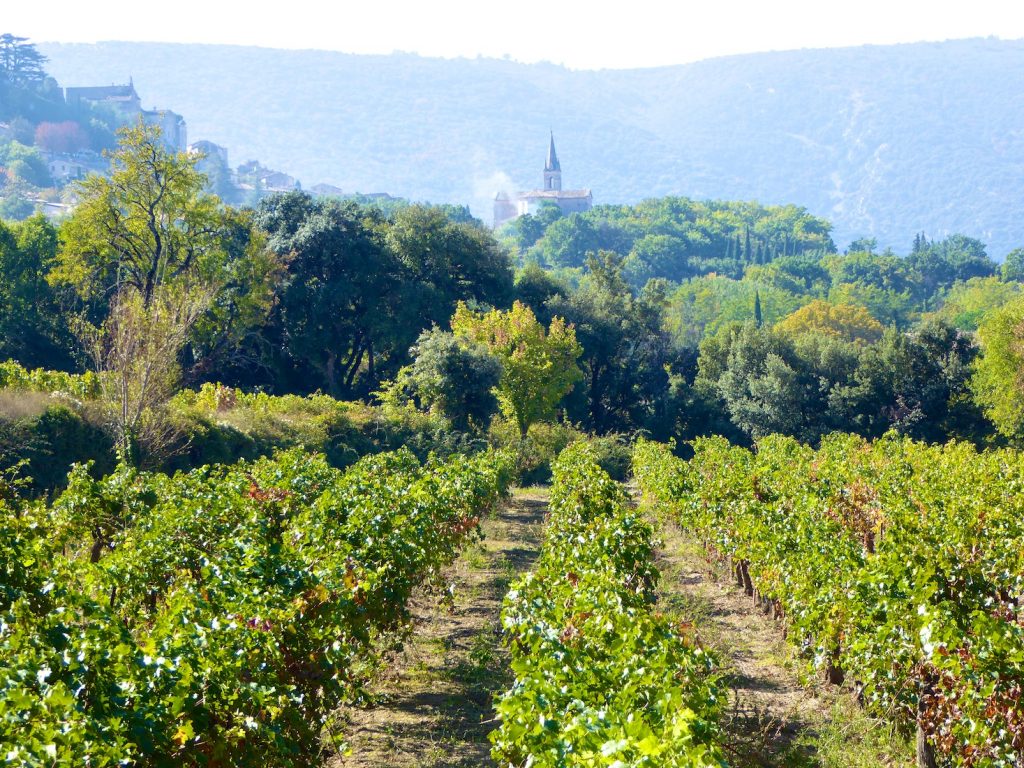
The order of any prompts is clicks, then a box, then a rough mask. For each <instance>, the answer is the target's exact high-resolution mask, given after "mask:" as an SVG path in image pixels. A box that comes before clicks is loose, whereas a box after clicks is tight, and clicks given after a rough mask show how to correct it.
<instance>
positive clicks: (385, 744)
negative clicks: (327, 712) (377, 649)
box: [328, 489, 547, 768]
mask: <svg viewBox="0 0 1024 768" xmlns="http://www.w3.org/2000/svg"><path fill="white" fill-rule="evenodd" d="M546 511H547V491H546V489H544V490H541V489H520V490H516V492H515V493H514V494H513V497H512V499H510V500H509V501H508V502H505V503H504V504H502V505H501V506H500V507H499V508H498V509H496V510H495V511H494V512H492V513H491V514H490V515H488V516H487V517H486V518H485V519H484V520H483V521H482V523H481V528H482V530H483V532H484V540H483V541H482V542H480V543H478V544H473V545H471V546H470V547H469V548H468V549H467V550H466V551H465V552H464V553H463V554H462V556H461V557H460V558H459V559H458V561H456V563H455V565H454V566H452V569H451V572H450V574H449V576H450V578H451V580H452V581H453V582H454V584H455V593H454V604H453V605H448V606H445V605H442V604H441V601H439V599H438V597H437V596H424V597H420V598H417V599H416V600H415V601H414V603H413V609H412V613H413V621H414V628H413V632H412V636H411V637H410V638H409V639H408V640H407V641H406V643H405V647H404V649H403V650H402V652H400V653H398V654H397V655H396V657H395V658H394V659H393V660H392V664H391V665H390V667H389V668H388V669H387V670H386V671H385V672H384V674H383V675H382V676H381V677H380V678H378V679H377V680H376V682H375V683H374V686H373V688H372V694H373V704H372V705H371V706H369V707H366V708H359V709H349V710H347V711H346V712H344V713H343V718H344V719H345V720H346V721H347V722H345V723H344V727H343V732H344V734H345V737H346V740H347V741H348V745H349V749H350V753H349V754H348V755H346V756H342V757H336V758H334V759H333V760H331V761H330V763H329V764H328V765H329V767H330V768H377V767H378V766H380V767H381V768H383V767H384V766H387V767H388V768H405V767H406V766H409V767H411V766H416V767H417V768H469V766H473V767H474V768H482V767H483V766H488V765H493V763H492V762H491V757H490V742H489V741H488V740H487V735H488V734H489V733H490V731H491V729H492V728H494V727H495V723H494V722H493V709H492V703H493V695H494V693H495V692H498V691H502V690H504V689H505V688H507V687H508V686H509V685H510V684H511V682H512V679H511V676H510V672H509V670H508V657H507V654H506V652H505V650H504V649H503V648H502V647H501V645H500V641H499V628H500V624H499V613H500V610H501V601H502V598H504V596H505V593H506V592H507V591H508V586H509V583H510V582H511V581H512V580H513V579H514V578H515V577H516V576H517V575H519V574H520V573H522V572H523V571H525V570H527V569H529V567H530V566H531V565H532V563H533V561H534V559H535V558H536V557H537V554H538V553H539V551H540V545H541V537H542V527H543V519H544V514H545V512H546Z"/></svg>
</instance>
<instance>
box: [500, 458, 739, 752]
mask: <svg viewBox="0 0 1024 768" xmlns="http://www.w3.org/2000/svg"><path fill="white" fill-rule="evenodd" d="M550 510H551V513H550V517H549V520H548V529H547V536H546V541H545V543H544V547H543V550H542V552H541V557H540V562H539V563H538V565H537V567H536V569H535V570H534V571H532V572H530V573H528V574H526V576H525V577H524V578H523V579H522V580H521V581H519V582H518V583H516V584H515V585H513V588H512V589H511V590H510V591H509V593H508V596H507V598H506V601H505V607H504V609H503V611H502V625H503V627H504V629H505V631H506V632H507V635H506V641H507V643H508V644H509V646H510V647H511V651H512V669H513V672H514V673H515V675H516V682H515V685H514V686H513V687H512V688H511V689H510V690H509V691H508V692H507V693H506V694H505V695H504V696H503V697H502V698H501V699H500V700H499V702H498V704H497V710H498V714H499V716H500V718H501V726H500V727H499V728H498V730H497V731H495V733H494V734H493V735H492V740H493V741H494V752H493V754H494V757H495V760H496V762H497V763H498V764H499V765H511V766H537V767H538V768H547V767H550V768H554V767H555V766H566V765H578V766H598V765H609V766H612V765H615V766H627V765H629V766H637V768H640V767H641V766H644V767H646V766H651V767H652V768H653V767H654V766H663V767H665V768H709V767H710V766H718V765H721V764H722V762H721V755H720V751H719V749H718V748H717V746H716V738H717V729H716V727H715V718H716V712H717V709H718V690H717V688H716V686H715V685H714V683H713V681H711V680H709V678H708V674H709V672H710V671H711V668H712V659H711V658H710V657H709V656H708V655H707V654H706V653H705V652H704V651H703V650H701V648H700V647H699V646H698V645H697V644H696V643H695V641H694V637H693V634H692V630H691V628H689V627H685V626H673V625H672V624H671V623H670V622H669V621H668V620H666V619H665V617H664V616H661V615H659V614H657V613H655V612H653V610H652V598H653V589H654V585H655V582H656V580H657V578H658V574H657V571H656V570H655V569H654V567H653V565H652V555H653V541H652V539H653V533H652V531H651V528H650V526H649V525H648V524H647V523H646V522H645V521H644V519H643V517H642V516H641V515H640V514H639V513H638V512H637V511H636V510H634V509H631V508H630V507H629V505H628V504H627V503H626V497H625V495H624V493H623V491H622V489H621V487H620V486H619V485H618V484H616V483H615V482H613V481H612V480H611V479H610V478H609V477H608V475H607V473H605V471H604V470H602V469H601V468H600V467H599V466H598V464H597V462H596V461H595V459H594V455H593V452H592V451H590V450H589V449H588V447H587V446H585V445H584V444H576V445H574V446H571V447H569V448H568V449H566V450H565V451H564V452H563V453H562V455H561V456H560V457H559V460H558V462H557V464H556V465H555V467H554V482H553V484H552V489H551V502H550Z"/></svg>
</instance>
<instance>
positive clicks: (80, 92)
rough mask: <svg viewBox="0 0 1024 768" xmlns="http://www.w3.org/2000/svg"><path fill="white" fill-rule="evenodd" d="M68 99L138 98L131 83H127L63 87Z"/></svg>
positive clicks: (113, 99)
mask: <svg viewBox="0 0 1024 768" xmlns="http://www.w3.org/2000/svg"><path fill="white" fill-rule="evenodd" d="M64 95H65V98H66V99H67V100H68V101H73V100H78V99H86V100H87V101H127V100H130V99H138V98H139V94H137V93H136V92H135V86H134V85H133V84H132V83H128V85H87V86H80V87H69V88H65V89H64Z"/></svg>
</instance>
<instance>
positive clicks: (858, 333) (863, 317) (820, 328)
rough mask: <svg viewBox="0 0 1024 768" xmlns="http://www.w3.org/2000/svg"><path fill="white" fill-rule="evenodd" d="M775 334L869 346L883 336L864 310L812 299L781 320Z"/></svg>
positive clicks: (877, 323)
mask: <svg viewBox="0 0 1024 768" xmlns="http://www.w3.org/2000/svg"><path fill="white" fill-rule="evenodd" d="M775 330H777V331H781V332H782V333H785V334H786V335H788V336H800V335H803V334H805V333H810V334H814V335H817V336H830V337H832V338H836V339H842V340H843V341H859V342H865V343H868V344H871V343H874V342H876V341H878V340H879V339H881V338H882V335H883V334H884V333H885V328H883V327H882V324H881V323H880V322H878V321H877V320H876V319H875V318H873V317H872V316H871V313H870V312H868V311H867V310H866V309H865V308H864V307H861V306H859V305H856V304H830V303H829V302H827V301H822V300H821V299H815V300H814V301H812V302H811V303H810V304H807V305H805V306H803V307H800V309H798V310H796V311H795V312H793V313H792V314H790V315H787V316H786V317H784V318H783V319H782V320H780V321H779V322H778V323H777V324H776V325H775Z"/></svg>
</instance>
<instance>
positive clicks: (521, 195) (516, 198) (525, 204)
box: [494, 134, 594, 229]
mask: <svg viewBox="0 0 1024 768" xmlns="http://www.w3.org/2000/svg"><path fill="white" fill-rule="evenodd" d="M545 202H547V203H554V204H555V205H557V206H558V207H559V209H560V210H561V211H562V214H563V215H566V216H567V215H569V214H570V213H582V212H583V211H589V210H590V209H591V208H592V207H593V206H594V197H593V195H592V194H591V192H590V190H589V189H562V166H561V164H560V163H559V162H558V154H557V153H556V152H555V136H554V134H552V135H551V142H550V144H549V145H548V156H547V160H546V161H545V162H544V187H543V189H533V190H530V191H529V192H517V193H516V194H515V195H509V194H508V193H507V192H499V193H498V194H497V196H496V197H495V198H494V228H495V229H497V228H498V227H500V226H501V225H502V224H504V223H505V222H507V221H511V220H512V219H515V218H518V217H520V216H524V215H526V214H528V213H536V212H537V209H538V208H540V206H541V204H542V203H545Z"/></svg>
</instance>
